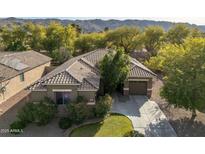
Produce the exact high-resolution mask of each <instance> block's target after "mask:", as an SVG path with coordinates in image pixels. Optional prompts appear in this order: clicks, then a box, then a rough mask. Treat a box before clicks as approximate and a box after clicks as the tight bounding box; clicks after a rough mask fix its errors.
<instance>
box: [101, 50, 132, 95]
mask: <svg viewBox="0 0 205 154" xmlns="http://www.w3.org/2000/svg"><path fill="white" fill-rule="evenodd" d="M129 64H130V62H129V57H128V55H126V54H125V53H124V49H123V48H119V49H117V50H116V52H114V51H110V52H109V53H108V54H107V55H105V57H104V59H103V60H102V61H101V63H100V71H101V77H102V83H103V86H104V92H105V93H112V92H113V91H114V90H116V88H117V87H118V85H122V84H123V82H124V80H125V79H126V77H127V75H128V72H129V68H130V67H129Z"/></svg>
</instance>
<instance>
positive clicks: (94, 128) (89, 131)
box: [69, 122, 103, 137]
mask: <svg viewBox="0 0 205 154" xmlns="http://www.w3.org/2000/svg"><path fill="white" fill-rule="evenodd" d="M102 125H103V122H97V123H93V124H88V125H84V126H80V127H78V128H76V129H74V130H73V131H72V132H71V133H70V135H69V136H70V137H94V136H95V135H96V134H97V132H98V131H99V130H100V128H101V126H102Z"/></svg>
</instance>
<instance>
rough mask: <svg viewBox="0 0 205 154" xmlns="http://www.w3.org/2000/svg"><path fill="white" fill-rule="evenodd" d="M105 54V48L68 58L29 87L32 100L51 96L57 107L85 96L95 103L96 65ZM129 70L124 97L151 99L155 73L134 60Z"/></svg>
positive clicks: (98, 73)
mask: <svg viewBox="0 0 205 154" xmlns="http://www.w3.org/2000/svg"><path fill="white" fill-rule="evenodd" d="M108 52H109V50H108V49H98V50H95V51H92V52H89V53H86V54H83V55H80V56H77V57H74V58H71V59H70V60H68V61H67V62H65V63H64V64H62V65H61V66H59V67H57V68H56V69H54V70H53V71H51V72H50V73H48V74H47V75H45V76H44V77H43V78H41V79H40V80H38V81H37V82H35V83H34V84H33V85H31V86H30V87H29V90H31V91H32V93H31V99H32V100H33V101H39V100H40V99H43V98H44V97H50V98H51V99H52V100H53V101H55V102H56V103H57V104H64V103H66V102H68V101H69V100H74V99H75V98H76V97H77V96H84V97H85V98H86V99H87V100H88V103H89V104H95V97H96V94H97V91H98V90H99V88H100V71H99V68H98V67H97V64H98V63H99V62H100V61H101V60H102V59H103V57H104V56H105V55H106V54H107V53H108ZM130 67H131V68H130V73H129V75H128V78H127V80H126V81H125V83H124V89H123V91H124V95H147V96H148V97H150V96H151V92H152V79H153V77H154V76H155V74H154V73H153V72H152V71H150V70H149V69H148V68H146V67H145V66H144V65H142V64H141V63H140V62H138V61H137V60H135V59H133V58H131V64H130ZM110 69H112V68H110Z"/></svg>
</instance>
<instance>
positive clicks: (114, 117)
mask: <svg viewBox="0 0 205 154" xmlns="http://www.w3.org/2000/svg"><path fill="white" fill-rule="evenodd" d="M132 132H133V126H132V122H131V121H130V120H129V119H128V118H127V117H125V116H124V115H121V114H111V115H109V116H108V117H106V118H105V119H104V120H103V121H101V122H98V123H94V124H88V125H84V126H81V127H78V128H76V129H74V130H73V131H72V132H71V134H70V136H71V137H123V136H130V134H131V133H132Z"/></svg>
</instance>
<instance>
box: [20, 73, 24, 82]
mask: <svg viewBox="0 0 205 154" xmlns="http://www.w3.org/2000/svg"><path fill="white" fill-rule="evenodd" d="M19 77H20V81H21V82H23V81H24V80H25V79H24V73H21V74H20V75H19Z"/></svg>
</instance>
